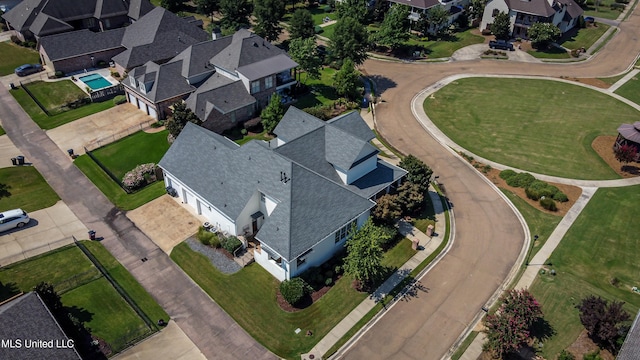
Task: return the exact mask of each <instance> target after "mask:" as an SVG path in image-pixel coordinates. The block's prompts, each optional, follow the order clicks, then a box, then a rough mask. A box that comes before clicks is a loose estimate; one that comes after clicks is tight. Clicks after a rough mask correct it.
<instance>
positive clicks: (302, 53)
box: [289, 38, 322, 79]
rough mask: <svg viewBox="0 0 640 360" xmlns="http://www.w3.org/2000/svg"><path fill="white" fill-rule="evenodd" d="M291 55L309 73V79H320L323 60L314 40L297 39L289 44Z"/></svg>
mask: <svg viewBox="0 0 640 360" xmlns="http://www.w3.org/2000/svg"><path fill="white" fill-rule="evenodd" d="M289 55H290V56H291V58H292V59H293V60H295V62H297V63H298V67H299V68H300V69H302V70H304V71H305V72H306V73H307V79H309V78H311V79H319V78H320V68H321V66H322V58H321V57H320V56H318V46H317V45H316V40H315V39H314V38H297V39H293V40H291V43H289Z"/></svg>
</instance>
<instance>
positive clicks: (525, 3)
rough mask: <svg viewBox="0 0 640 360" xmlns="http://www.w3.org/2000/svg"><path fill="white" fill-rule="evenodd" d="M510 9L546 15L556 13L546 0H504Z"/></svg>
mask: <svg viewBox="0 0 640 360" xmlns="http://www.w3.org/2000/svg"><path fill="white" fill-rule="evenodd" d="M505 1H506V2H507V6H508V7H509V9H511V10H515V11H518V12H522V13H526V14H532V15H538V16H544V17H548V16H551V15H553V14H555V13H556V10H554V9H553V8H552V7H551V5H549V2H548V1H547V0H505Z"/></svg>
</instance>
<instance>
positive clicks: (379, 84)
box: [369, 75, 398, 96]
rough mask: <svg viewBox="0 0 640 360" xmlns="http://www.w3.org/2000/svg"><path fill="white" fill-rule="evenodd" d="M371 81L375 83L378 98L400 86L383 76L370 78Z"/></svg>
mask: <svg viewBox="0 0 640 360" xmlns="http://www.w3.org/2000/svg"><path fill="white" fill-rule="evenodd" d="M369 79H371V80H372V81H373V83H374V86H375V93H376V95H378V96H380V95H382V94H383V93H384V92H385V91H386V90H388V89H392V88H394V87H396V86H397V85H398V84H396V82H395V81H393V80H391V79H389V78H388V77H385V76H382V75H373V76H369Z"/></svg>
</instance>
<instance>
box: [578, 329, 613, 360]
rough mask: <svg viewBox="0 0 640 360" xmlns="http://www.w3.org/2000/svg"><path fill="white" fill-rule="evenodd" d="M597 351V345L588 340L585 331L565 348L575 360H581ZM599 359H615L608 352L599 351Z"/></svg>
mask: <svg viewBox="0 0 640 360" xmlns="http://www.w3.org/2000/svg"><path fill="white" fill-rule="evenodd" d="M598 349H599V348H598V345H596V344H595V343H594V342H593V340H591V339H590V338H589V334H587V330H582V332H581V333H580V336H578V338H577V339H576V341H574V342H573V344H571V345H570V346H569V347H568V348H567V351H568V352H570V353H572V354H573V355H574V356H575V357H576V359H582V357H583V356H584V355H585V354H588V353H592V352H594V351H597V350H598ZM600 357H602V359H603V360H614V359H615V356H613V355H612V354H611V353H610V352H609V351H608V350H600Z"/></svg>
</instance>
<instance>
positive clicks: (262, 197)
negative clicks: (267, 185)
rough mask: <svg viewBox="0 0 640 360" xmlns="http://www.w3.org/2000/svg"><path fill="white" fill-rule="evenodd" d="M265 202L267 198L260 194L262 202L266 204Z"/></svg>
mask: <svg viewBox="0 0 640 360" xmlns="http://www.w3.org/2000/svg"><path fill="white" fill-rule="evenodd" d="M265 201H266V198H265V196H264V194H263V193H260V202H261V203H264V202H265Z"/></svg>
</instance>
